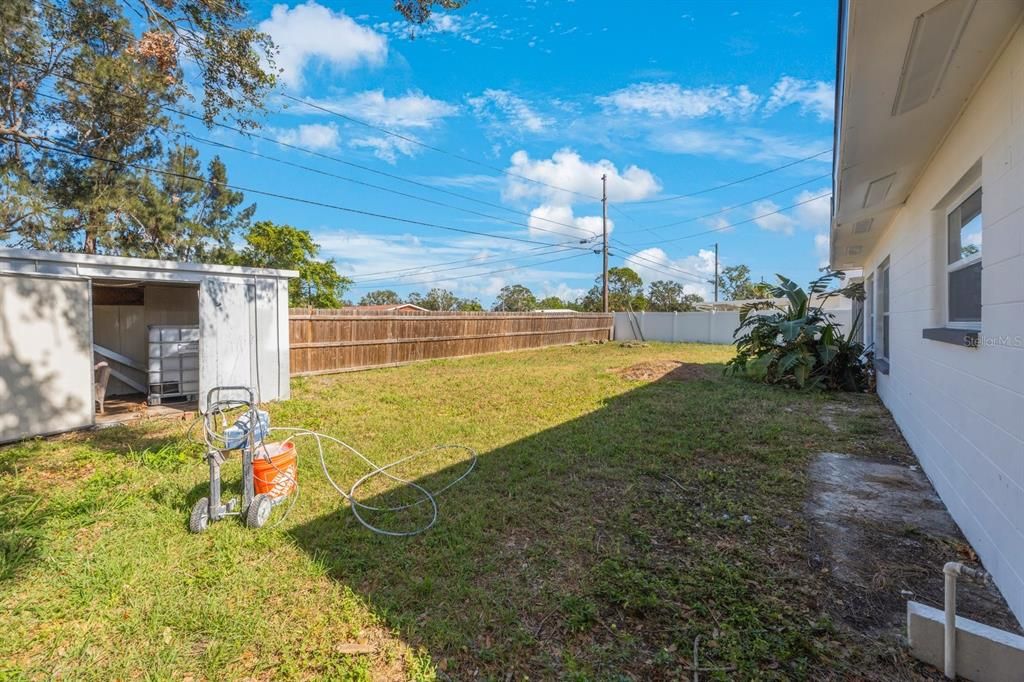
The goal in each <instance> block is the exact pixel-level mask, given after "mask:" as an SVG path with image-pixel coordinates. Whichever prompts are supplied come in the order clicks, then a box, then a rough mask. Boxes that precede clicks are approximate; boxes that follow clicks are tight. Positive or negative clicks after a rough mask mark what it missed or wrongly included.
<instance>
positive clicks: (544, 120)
mask: <svg viewBox="0 0 1024 682" xmlns="http://www.w3.org/2000/svg"><path fill="white" fill-rule="evenodd" d="M466 101H467V102H468V103H469V105H470V106H471V107H473V110H474V112H475V113H476V115H477V116H478V117H479V118H481V119H482V120H484V121H485V122H487V123H489V124H491V125H492V126H495V127H500V128H503V129H504V132H515V131H517V130H526V131H527V132H530V133H539V132H543V131H544V130H546V129H547V128H548V127H550V126H551V125H553V124H554V119H552V118H551V117H549V116H545V115H543V114H541V113H539V112H537V111H536V110H535V109H534V108H533V107H532V106H531V105H530V104H529V102H527V101H526V100H524V99H523V98H522V97H519V96H518V95H515V94H513V93H511V92H509V91H508V90H494V89H487V90H484V91H483V94H481V95H478V96H477V97H469V98H467V100H466ZM497 114H500V115H501V116H500V118H501V119H502V120H501V121H499V117H498V115H497ZM509 129H511V130H509Z"/></svg>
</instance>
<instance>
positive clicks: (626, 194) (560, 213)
mask: <svg viewBox="0 0 1024 682" xmlns="http://www.w3.org/2000/svg"><path fill="white" fill-rule="evenodd" d="M508 173H509V175H508V177H507V180H506V184H505V188H504V190H503V191H502V196H503V198H504V199H506V200H508V201H516V200H530V199H535V200H536V199H539V200H540V205H539V206H537V207H536V208H534V209H533V210H532V211H530V219H529V223H528V224H529V226H530V234H531V235H532V236H535V237H540V236H543V234H544V233H545V231H548V232H547V234H550V231H554V232H558V233H560V234H564V235H565V236H566V237H569V238H574V239H589V238H592V237H596V236H599V235H600V234H601V232H602V221H601V217H600V216H596V215H591V216H576V215H575V212H574V211H573V206H574V204H577V203H589V204H593V203H594V202H595V199H594V198H593V197H600V195H601V176H602V175H607V176H608V199H609V200H610V201H617V202H627V201H637V200H640V199H645V198H647V197H650V196H653V195H654V194H657V193H658V192H659V191H660V190H661V185H660V184H659V183H658V180H657V178H655V177H654V175H653V174H652V173H651V172H650V171H647V170H644V169H642V168H639V167H638V166H629V167H627V168H626V169H625V170H624V171H622V172H619V169H618V168H616V167H615V164H613V163H612V162H611V161H608V160H607V159H601V160H600V161H597V162H595V163H589V162H587V161H584V160H583V159H582V158H581V157H580V155H579V154H577V153H576V152H574V151H572V150H571V149H561V150H559V151H557V152H555V153H554V154H553V155H552V156H551V158H550V159H536V160H534V159H531V158H530V156H529V155H528V154H527V153H526V152H525V151H524V150H519V151H517V152H516V153H514V154H513V155H512V165H511V166H509V169H508ZM531 181H532V182H531ZM584 195H585V196H584ZM613 227H614V222H613V221H612V220H610V219H609V220H608V231H609V232H611V231H612V229H613Z"/></svg>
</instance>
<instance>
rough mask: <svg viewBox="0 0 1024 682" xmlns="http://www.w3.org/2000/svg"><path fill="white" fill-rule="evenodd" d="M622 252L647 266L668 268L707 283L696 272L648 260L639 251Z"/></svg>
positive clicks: (625, 250)
mask: <svg viewBox="0 0 1024 682" xmlns="http://www.w3.org/2000/svg"><path fill="white" fill-rule="evenodd" d="M621 251H623V252H625V253H626V254H627V256H628V257H629V258H635V259H638V260H641V261H643V262H644V263H645V264H649V265H656V266H658V267H659V268H668V269H670V270H674V271H676V272H678V273H679V274H681V275H684V276H686V277H689V278H690V279H692V280H693V281H695V282H706V281H707V280H706V279H705V278H704V277H703V276H701V275H698V274H697V273H695V272H690V271H689V270H683V269H682V268H680V267H677V266H675V265H672V264H670V263H662V262H660V261H656V260H652V259H650V258H648V257H647V256H642V255H640V253H639V252H638V251H629V250H627V249H622V250H621ZM623 260H626V258H623ZM662 274H668V273H665V272H663V271H662ZM676 276H677V277H678V275H676Z"/></svg>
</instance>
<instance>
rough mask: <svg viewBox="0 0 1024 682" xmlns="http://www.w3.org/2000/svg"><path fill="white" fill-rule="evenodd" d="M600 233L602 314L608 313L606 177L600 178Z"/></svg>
mask: <svg viewBox="0 0 1024 682" xmlns="http://www.w3.org/2000/svg"><path fill="white" fill-rule="evenodd" d="M601 232H602V235H603V237H604V245H603V247H602V249H601V251H602V254H603V256H604V268H603V269H602V276H601V282H602V286H601V301H602V303H603V305H604V312H608V176H607V175H602V176H601Z"/></svg>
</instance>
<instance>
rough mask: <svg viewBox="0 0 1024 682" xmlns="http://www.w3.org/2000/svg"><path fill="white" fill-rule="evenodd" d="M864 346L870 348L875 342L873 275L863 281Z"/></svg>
mask: <svg viewBox="0 0 1024 682" xmlns="http://www.w3.org/2000/svg"><path fill="white" fill-rule="evenodd" d="M862 326H863V327H864V347H865V348H869V349H871V350H874V349H873V348H871V344H873V343H874V342H875V276H874V275H868V278H867V279H866V280H865V281H864V320H863V322H862Z"/></svg>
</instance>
